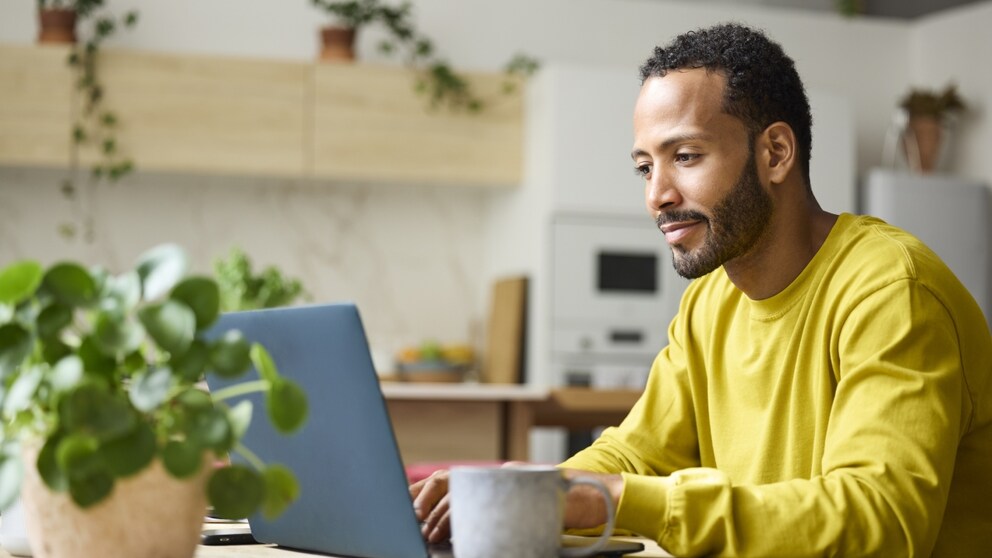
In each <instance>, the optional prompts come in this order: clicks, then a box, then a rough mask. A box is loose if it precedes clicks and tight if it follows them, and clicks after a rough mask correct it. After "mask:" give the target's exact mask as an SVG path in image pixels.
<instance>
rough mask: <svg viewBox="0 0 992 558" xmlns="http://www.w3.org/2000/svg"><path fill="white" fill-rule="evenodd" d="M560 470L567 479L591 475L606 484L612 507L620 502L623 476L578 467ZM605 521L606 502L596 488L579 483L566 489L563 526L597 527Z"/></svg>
mask: <svg viewBox="0 0 992 558" xmlns="http://www.w3.org/2000/svg"><path fill="white" fill-rule="evenodd" d="M562 472H563V473H564V474H565V478H567V479H574V478H575V477H591V478H594V479H596V480H598V481H600V482H601V483H603V484H604V485H606V490H607V491H608V492H609V493H610V497H611V498H612V499H613V509H616V507H617V504H618V503H619V502H620V494H621V493H623V477H621V476H620V475H612V474H607V473H592V472H589V471H580V470H578V469H562ZM606 521H607V517H606V503H605V502H604V501H603V495H602V494H601V493H600V492H599V491H598V490H596V489H595V488H593V487H592V486H589V485H585V484H580V485H577V486H573V487H572V489H571V490H569V491H568V497H567V499H566V500H565V528H567V529H589V528H592V527H599V526H600V525H603V524H604V523H606Z"/></svg>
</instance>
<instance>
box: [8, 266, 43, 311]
mask: <svg viewBox="0 0 992 558" xmlns="http://www.w3.org/2000/svg"><path fill="white" fill-rule="evenodd" d="M43 276H44V272H43V270H42V267H41V264H39V263H38V262H34V261H23V262H17V263H15V264H11V265H9V266H7V267H5V268H4V269H3V271H0V303H4V304H11V305H14V304H17V303H19V302H21V301H22V300H24V299H26V298H28V297H29V296H31V295H32V294H33V293H34V291H35V290H36V289H37V288H38V285H40V284H41V278H42V277H43Z"/></svg>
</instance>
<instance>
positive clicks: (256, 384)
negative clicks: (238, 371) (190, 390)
mask: <svg viewBox="0 0 992 558" xmlns="http://www.w3.org/2000/svg"><path fill="white" fill-rule="evenodd" d="M259 391H269V382H268V381H266V380H254V381H251V382H244V383H241V384H237V385H233V386H229V387H226V388H224V389H219V390H217V391H215V392H214V393H212V394H211V397H212V399H213V400H214V401H223V400H225V399H230V398H232V397H237V396H239V395H246V394H249V393H255V392H259Z"/></svg>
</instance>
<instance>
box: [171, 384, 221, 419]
mask: <svg viewBox="0 0 992 558" xmlns="http://www.w3.org/2000/svg"><path fill="white" fill-rule="evenodd" d="M175 401H176V402H177V403H178V404H179V405H181V406H182V407H183V409H185V410H186V411H187V412H190V413H195V412H200V411H205V410H207V409H211V408H213V406H214V402H213V400H212V399H211V398H210V394H209V393H207V392H205V391H203V390H202V389H200V388H197V387H191V388H188V389H187V390H186V391H184V392H182V393H180V394H179V395H177V396H176V399H175Z"/></svg>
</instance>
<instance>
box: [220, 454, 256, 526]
mask: <svg viewBox="0 0 992 558" xmlns="http://www.w3.org/2000/svg"><path fill="white" fill-rule="evenodd" d="M264 493H265V483H264V481H263V480H262V477H261V476H260V475H259V474H258V473H256V472H255V471H253V470H251V469H249V468H248V467H245V466H243V465H232V466H230V467H223V468H220V469H217V470H216V471H214V474H213V475H211V477H210V481H209V482H208V483H207V498H208V499H209V500H210V504H211V505H212V506H213V507H214V515H216V516H217V517H221V518H225V519H241V518H244V517H248V516H249V515H251V514H252V513H254V512H255V510H257V509H258V506H259V505H261V503H262V498H263V496H264Z"/></svg>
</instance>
